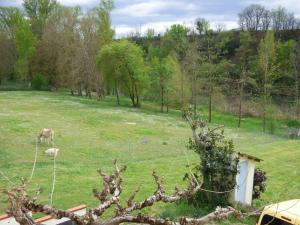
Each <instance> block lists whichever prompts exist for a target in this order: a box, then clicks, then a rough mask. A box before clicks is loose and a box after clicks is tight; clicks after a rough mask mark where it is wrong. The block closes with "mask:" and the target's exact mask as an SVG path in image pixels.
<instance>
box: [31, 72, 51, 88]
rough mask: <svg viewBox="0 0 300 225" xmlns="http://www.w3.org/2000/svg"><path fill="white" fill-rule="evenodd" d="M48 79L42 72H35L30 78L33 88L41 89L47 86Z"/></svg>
mask: <svg viewBox="0 0 300 225" xmlns="http://www.w3.org/2000/svg"><path fill="white" fill-rule="evenodd" d="M47 86H48V79H47V77H46V76H45V75H43V74H36V75H35V76H34V77H33V79H32V87H33V89H35V90H41V89H43V88H47Z"/></svg>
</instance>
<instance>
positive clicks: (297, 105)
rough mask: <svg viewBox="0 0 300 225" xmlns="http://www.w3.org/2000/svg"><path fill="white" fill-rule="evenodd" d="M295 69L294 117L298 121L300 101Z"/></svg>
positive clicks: (297, 76)
mask: <svg viewBox="0 0 300 225" xmlns="http://www.w3.org/2000/svg"><path fill="white" fill-rule="evenodd" d="M294 67H295V69H294V70H295V105H296V117H297V119H300V99H299V97H300V96H299V74H298V71H297V68H296V66H294Z"/></svg>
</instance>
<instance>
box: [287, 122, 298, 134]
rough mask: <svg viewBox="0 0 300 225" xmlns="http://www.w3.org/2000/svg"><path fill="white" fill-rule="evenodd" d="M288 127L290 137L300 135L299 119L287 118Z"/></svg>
mask: <svg viewBox="0 0 300 225" xmlns="http://www.w3.org/2000/svg"><path fill="white" fill-rule="evenodd" d="M286 125H287V127H288V130H287V131H288V135H289V137H290V138H297V137H299V136H300V121H299V120H288V121H287V123H286Z"/></svg>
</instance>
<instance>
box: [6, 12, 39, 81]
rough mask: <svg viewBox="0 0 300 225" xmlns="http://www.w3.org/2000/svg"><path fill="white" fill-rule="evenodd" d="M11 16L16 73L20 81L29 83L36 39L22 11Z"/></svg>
mask: <svg viewBox="0 0 300 225" xmlns="http://www.w3.org/2000/svg"><path fill="white" fill-rule="evenodd" d="M11 16H12V18H11V20H12V27H13V29H12V30H13V40H14V42H15V46H16V52H17V62H16V64H15V71H16V73H17V76H18V79H19V80H21V81H25V82H27V81H29V80H30V60H31V58H32V56H33V54H34V52H35V38H34V36H33V33H32V32H31V30H30V27H29V24H28V22H27V21H26V20H25V18H24V17H23V15H22V13H21V12H20V11H15V12H14V13H13V14H12V15H11Z"/></svg>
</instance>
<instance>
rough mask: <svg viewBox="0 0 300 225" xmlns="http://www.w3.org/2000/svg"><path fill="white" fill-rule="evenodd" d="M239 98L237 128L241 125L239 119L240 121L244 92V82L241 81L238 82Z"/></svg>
mask: <svg viewBox="0 0 300 225" xmlns="http://www.w3.org/2000/svg"><path fill="white" fill-rule="evenodd" d="M239 89H240V91H239V92H240V96H239V97H240V98H239V121H238V128H240V127H241V121H242V102H243V93H244V84H243V81H242V82H241V83H240V88H239Z"/></svg>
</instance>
